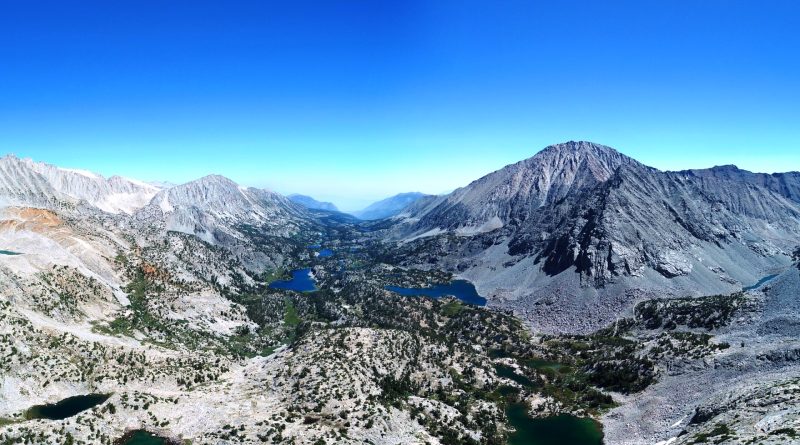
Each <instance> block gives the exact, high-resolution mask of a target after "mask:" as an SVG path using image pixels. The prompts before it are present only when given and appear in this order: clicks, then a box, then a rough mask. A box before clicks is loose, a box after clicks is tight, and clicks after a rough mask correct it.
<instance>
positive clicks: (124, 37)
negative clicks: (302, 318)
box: [0, 0, 800, 209]
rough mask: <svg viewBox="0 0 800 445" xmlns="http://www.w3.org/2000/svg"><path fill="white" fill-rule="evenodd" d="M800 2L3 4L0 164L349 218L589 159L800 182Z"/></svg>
mask: <svg viewBox="0 0 800 445" xmlns="http://www.w3.org/2000/svg"><path fill="white" fill-rule="evenodd" d="M799 29H800V2H797V1H771V0H760V1H755V0H754V1H747V2H745V1H736V0H703V1H696V0H693V1H677V0H670V1H647V0H636V1H546V2H538V1H533V0H529V1H501V0H487V1H483V2H476V1H469V0H459V1H445V0H434V1H430V0H427V1H414V0H403V1H399V0H398V1H394V2H390V1H380V0H363V1H358V0H352V1H351V0H342V1H336V2H334V1H330V2H324V1H319V2H311V1H302V0H300V1H295V0H292V1H276V2H269V1H253V2H243V1H231V0H227V1H217V2H209V1H201V0H193V1H179V0H170V1H149V0H137V1H126V0H114V1H107V0H104V1H79V0H78V1H69V2H66V1H38V0H25V1H17V0H14V1H11V0H0V153H16V154H17V155H19V156H25V157H32V158H34V159H36V160H41V161H46V162H49V163H53V164H56V165H60V166H64V167H77V168H84V169H89V170H93V171H97V172H100V173H102V174H105V175H112V174H121V175H125V176H130V177H135V178H139V179H143V180H168V181H173V182H185V181H188V180H191V179H194V178H197V177H199V176H202V175H205V174H208V173H219V174H223V175H226V176H228V177H231V178H232V179H234V180H236V181H237V182H239V183H241V184H245V185H250V186H258V187H267V188H271V189H274V190H277V191H280V192H283V193H290V192H299V193H305V194H309V195H312V196H314V197H316V198H318V199H325V200H332V201H334V202H335V203H336V204H338V205H340V207H342V208H344V209H355V208H359V207H362V206H363V205H364V204H366V203H368V202H370V201H372V200H375V199H378V198H382V197H385V196H387V195H390V194H394V193H398V192H405V191H423V192H428V193H441V192H446V191H449V190H452V189H454V188H456V187H459V186H463V185H466V184H468V183H469V182H470V181H471V180H473V179H476V178H478V177H480V176H482V175H484V174H486V173H488V172H490V171H493V170H496V169H498V168H501V167H502V166H504V165H506V164H509V163H512V162H516V161H518V160H521V159H524V158H527V157H530V156H532V155H534V154H535V153H536V152H537V151H539V150H540V149H541V148H543V147H545V146H546V145H549V144H552V143H556V142H563V141H567V140H590V141H594V142H598V143H603V144H606V145H610V146H612V147H615V148H617V149H618V150H620V151H621V152H623V153H625V154H627V155H629V156H632V157H634V158H636V159H638V160H640V161H642V162H644V163H645V164H648V165H652V166H654V167H658V168H661V169H683V168H696V167H709V166H712V165H717V164H731V163H733V164H737V165H739V166H740V167H742V168H747V169H749V170H754V171H766V172H773V171H787V170H800V32H799V31H798V30H799Z"/></svg>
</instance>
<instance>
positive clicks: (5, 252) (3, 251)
mask: <svg viewBox="0 0 800 445" xmlns="http://www.w3.org/2000/svg"><path fill="white" fill-rule="evenodd" d="M0 255H22V254H21V253H19V252H12V251H10V250H0Z"/></svg>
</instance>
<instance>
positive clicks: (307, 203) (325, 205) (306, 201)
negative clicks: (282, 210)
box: [288, 193, 339, 212]
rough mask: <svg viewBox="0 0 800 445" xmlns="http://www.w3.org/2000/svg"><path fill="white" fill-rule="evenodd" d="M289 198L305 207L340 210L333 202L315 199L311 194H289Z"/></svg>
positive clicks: (332, 210)
mask: <svg viewBox="0 0 800 445" xmlns="http://www.w3.org/2000/svg"><path fill="white" fill-rule="evenodd" d="M288 198H289V199H290V200H291V201H292V202H295V203H297V204H300V205H301V206H303V207H305V208H307V209H312V210H326V211H329V212H338V211H339V209H338V208H336V206H335V205H334V204H333V203H332V202H323V201H317V200H316V199H314V198H312V197H310V196H306V195H298V194H296V193H295V194H293V195H289V196H288Z"/></svg>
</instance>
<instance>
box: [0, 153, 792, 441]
mask: <svg viewBox="0 0 800 445" xmlns="http://www.w3.org/2000/svg"><path fill="white" fill-rule="evenodd" d="M357 216H359V217H360V218H362V220H359V219H356V218H354V217H353V216H348V215H345V214H343V213H340V212H338V211H337V209H336V208H335V206H333V205H332V204H330V203H325V202H319V201H316V200H314V199H313V198H310V197H307V196H301V195H294V196H291V197H288V198H287V197H284V196H282V195H280V194H277V193H274V192H271V191H267V190H262V189H256V188H248V187H242V186H240V185H238V184H236V183H235V182H233V181H231V180H230V179H228V178H225V177H222V176H217V175H211V176H206V177H204V178H201V179H198V180H196V181H192V182H189V183H186V184H181V185H168V184H167V185H165V184H148V183H143V182H140V181H136V180H132V179H126V178H121V177H116V176H115V177H111V178H104V177H103V176H101V175H98V174H94V173H91V172H87V171H82V170H74V169H64V168H59V167H55V166H51V165H47V164H42V163H38V162H34V161H31V160H27V159H26V160H23V159H18V158H16V157H13V156H7V157H4V158H2V159H0V297H1V298H0V376H2V380H1V381H0V444H5V443H9V444H11V443H34V444H39V443H41V444H63V443H68V444H79V443H80V444H135V443H181V444H188V443H191V444H206V443H213V444H228V443H231V444H234V443H273V444H278V443H295V444H301V443H309V444H325V443H327V444H339V443H344V444H362V443H363V444H406V443H418V444H425V443H429V444H512V445H516V444H523V443H525V444H528V443H533V444H538V445H544V444H560V443H564V441H567V442H569V443H571V444H579V445H580V444H599V443H601V442H603V441H604V442H605V443H607V444H652V443H662V444H665V443H669V444H694V443H730V444H733V443H737V444H738V443H765V444H767V443H773V444H777V443H791V441H792V440H797V436H798V434H800V432H799V431H800V429H798V426H799V425H800V414H799V413H800V411H799V410H798V407H797V403H796V399H797V397H796V395H797V394H798V392H797V391H798V379H800V370H799V369H798V368H800V365H798V362H799V361H798V360H799V358H800V355H798V352H797V351H800V340H798V335H800V329H799V328H798V326H800V316H798V314H800V305H799V304H798V301H800V300H798V298H797V295H798V290H799V289H800V270H799V269H797V268H796V267H791V266H792V265H793V264H796V262H797V261H798V259H800V258H798V253H797V252H798V250H797V249H798V246H799V245H800V174H798V173H785V174H771V175H766V174H757V173H750V172H746V171H743V170H739V169H737V168H735V167H733V166H723V167H714V168H710V169H707V170H688V171H682V172H662V171H659V170H656V169H653V168H650V167H647V166H644V165H642V164H641V163H639V162H637V161H635V160H633V159H631V158H629V157H627V156H625V155H623V154H620V153H619V152H617V151H615V150H613V149H611V148H609V147H605V146H602V145H597V144H593V143H589V142H568V143H564V144H558V145H554V146H551V147H547V148H545V149H544V150H542V151H540V152H539V153H538V154H536V155H535V156H533V157H532V158H530V159H527V160H524V161H521V162H519V163H516V164H513V165H510V166H507V167H505V168H503V169H501V170H499V171H497V172H494V173H491V174H489V175H487V176H485V177H483V178H480V179H478V180H476V181H474V182H472V183H471V184H469V185H466V186H465V187H463V188H460V189H457V190H456V191H454V192H453V193H451V194H448V195H444V196H431V195H422V194H419V193H408V194H401V195H397V196H395V197H391V198H387V199H386V200H383V201H380V202H378V203H376V204H375V205H373V206H370V207H369V208H368V209H365V211H364V212H362V213H359V214H358V215H357ZM793 255H794V258H793ZM298 283H299V284H300V285H298ZM420 288H423V290H429V291H431V292H420V291H419V289H420ZM441 289H454V290H452V291H449V292H451V293H453V294H454V295H452V296H447V295H446V294H447V293H448V291H442V292H439V290H441ZM458 289H462V290H465V292H466V293H465V294H463V295H462V294H461V293H460V292H461V291H459V290H458ZM408 290H410V291H409V292H406V291H408ZM433 291H436V292H433ZM403 293H405V294H407V295H402V294H403ZM420 294H422V295H425V294H427V295H432V297H426V296H421V295H420ZM467 294H469V295H467ZM476 302H478V303H483V302H486V306H485V307H484V306H477V305H474V304H470V303H476Z"/></svg>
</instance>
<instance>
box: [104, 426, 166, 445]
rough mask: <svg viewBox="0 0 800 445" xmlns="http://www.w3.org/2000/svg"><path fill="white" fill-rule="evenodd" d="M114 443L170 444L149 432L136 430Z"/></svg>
mask: <svg viewBox="0 0 800 445" xmlns="http://www.w3.org/2000/svg"><path fill="white" fill-rule="evenodd" d="M114 443H115V444H120V445H169V444H171V443H172V442H171V441H169V440H167V439H165V438H163V437H159V436H156V435H155V434H153V433H151V432H149V431H145V430H136V431H130V432H128V433H126V434H125V435H124V436H122V438H121V439H118V440H117V441H116V442H114Z"/></svg>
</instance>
